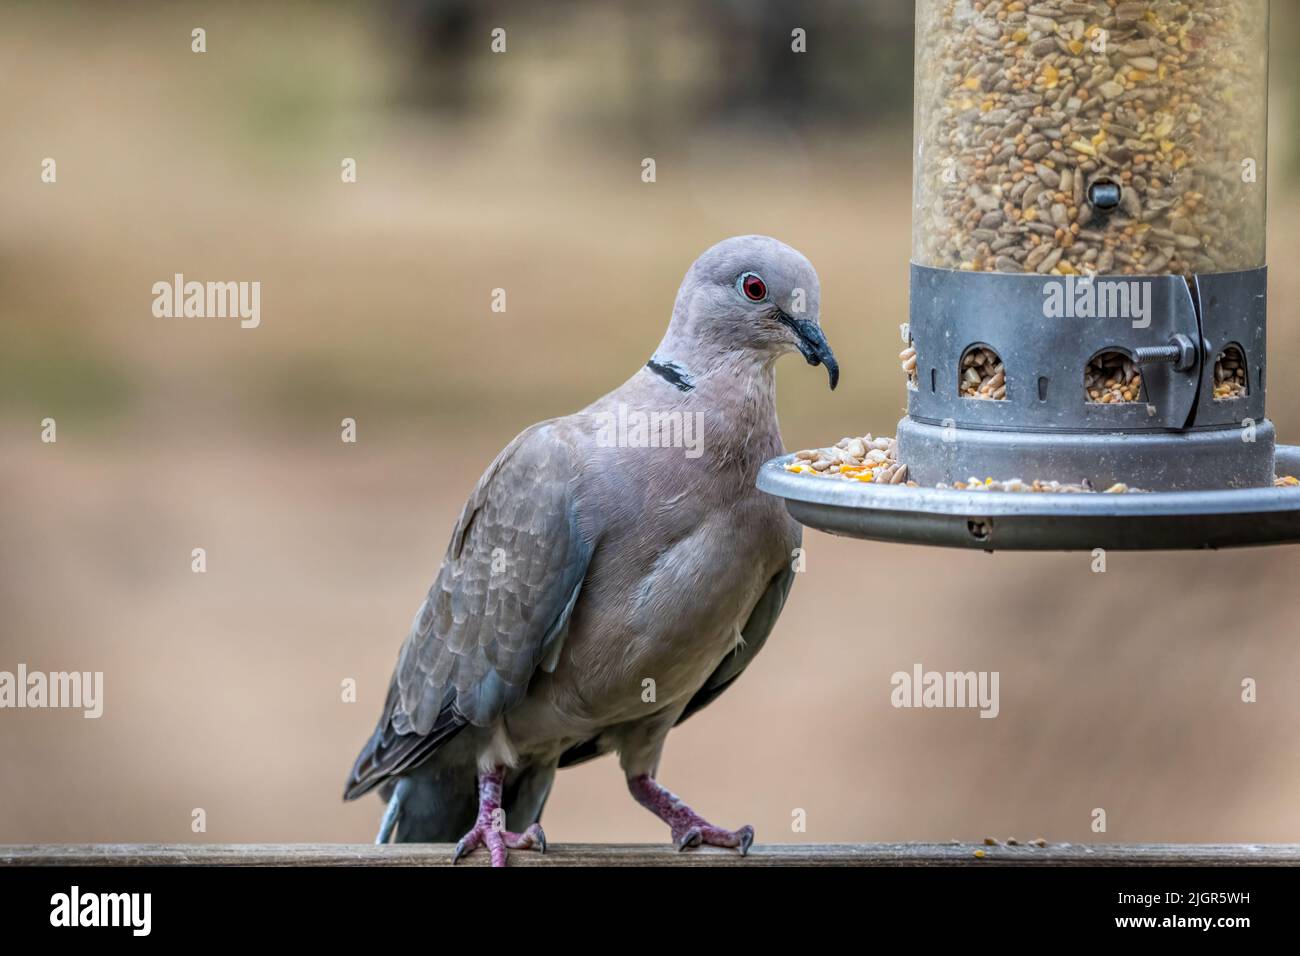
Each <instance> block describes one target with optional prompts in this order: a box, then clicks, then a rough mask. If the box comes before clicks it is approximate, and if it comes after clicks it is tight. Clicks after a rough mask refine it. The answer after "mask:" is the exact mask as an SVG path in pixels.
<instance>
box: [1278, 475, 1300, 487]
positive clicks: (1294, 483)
mask: <svg viewBox="0 0 1300 956" xmlns="http://www.w3.org/2000/svg"><path fill="white" fill-rule="evenodd" d="M1273 486H1274V487H1275V488H1300V478H1296V477H1295V476H1293V475H1287V476H1286V477H1285V478H1275V479H1273Z"/></svg>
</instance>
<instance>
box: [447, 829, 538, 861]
mask: <svg viewBox="0 0 1300 956" xmlns="http://www.w3.org/2000/svg"><path fill="white" fill-rule="evenodd" d="M481 846H486V847H487V848H488V854H489V856H491V858H492V865H493V866H505V865H506V859H507V858H508V857H509V855H510V854H509V852H508V851H510V850H538V851H540V852H542V853H545V852H546V834H545V833H543V832H542V826H541V824H540V823H534V824H533V825H532V826H530V827H529V828H528V829H527V830H525V831H524V832H523V833H511V832H510V831H509V830H499V829H497V828H496V827H494V826H493V825H492V824H491V822H490V821H489V822H487V823H484V822H483V821H482V820H480V821H479V822H478V823H475V824H474V827H473V829H471V830H470V831H469V832H468V833H466V834H465V835H464V836H463V837H461V838H460V842H459V843H457V844H456V852H455V853H453V854H452V857H451V862H452V863H453V864H455V863H457V862H459V861H460V860H461V859H463V858H464V857H467V856H469V855H470V854H471V853H473V852H474V851H475V850H477V849H478V848H479V847H481Z"/></svg>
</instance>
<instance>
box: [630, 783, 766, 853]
mask: <svg viewBox="0 0 1300 956" xmlns="http://www.w3.org/2000/svg"><path fill="white" fill-rule="evenodd" d="M627 788H628V790H629V791H631V793H632V796H633V797H634V798H635V799H636V802H637V803H639V804H641V806H643V807H645V808H646V809H647V810H649V811H650V812H651V813H653V814H654V815H655V816H657V817H658V818H659V819H660V820H662V821H663V822H664V823H666V824H668V826H669V828H670V829H671V830H672V834H673V845H674V846H675V847H677V849H678V850H685V849H686V848H687V847H696V846H699V845H700V844H704V845H706V846H724V847H734V848H738V849H739V850H740V855H741V856H744V855H745V854H746V853H748V852H749V848H750V847H751V846H752V845H753V843H754V828H753V827H751V826H750V825H749V824H745V826H743V827H741V828H740V829H739V830H724V829H722V827H715V826H714V825H713V824H712V823H710V822H709V821H708V820H705V819H704V818H703V817H702V816H700V815H699V814H698V813H696V812H695V811H694V810H692V809H691V808H690V807H688V806H687V805H686V804H685V803H683V802H682V800H681V798H680V797H678V796H677V795H676V794H674V793H672V792H671V791H669V790H667V789H665V788H664V787H661V786H659V784H658V783H656V782H655V779H654V777H652V776H650V775H649V774H648V773H643V774H639V775H637V776H635V777H628V778H627Z"/></svg>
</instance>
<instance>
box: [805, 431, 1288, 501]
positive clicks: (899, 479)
mask: <svg viewBox="0 0 1300 956" xmlns="http://www.w3.org/2000/svg"><path fill="white" fill-rule="evenodd" d="M785 468H786V471H789V472H793V473H794V474H796V475H811V476H813V477H815V478H837V479H839V480H841V481H860V482H863V483H869V484H877V485H904V484H905V485H907V486H908V487H909V488H916V487H918V486H917V483H916V482H915V481H909V480H908V477H907V475H908V472H907V464H906V463H905V462H900V461H899V460H898V442H897V440H896V439H893V438H884V437H882V438H873V437H872V436H871V435H863V436H862V437H861V438H841V439H840V440H839V441H838V442H836V443H835V445H834V446H832V447H830V448H809V449H805V450H804V451H799V452H795V455H794V460H793V461H791V462H790V464H788V465H786V466H785ZM1281 480H1282V479H1279V482H1281ZM1291 480H1292V481H1294V479H1291ZM1297 484H1300V482H1297ZM935 487H937V488H940V489H948V490H953V491H1009V492H1025V493H1040V494H1050V493H1057V494H1071V493H1073V494H1083V493H1088V492H1093V491H1095V490H1096V489H1094V488H1093V487H1092V486H1091V485H1090V484H1088V483H1087V482H1086V481H1085V482H1081V483H1079V484H1063V483H1061V482H1059V481H1022V480H1020V479H1019V478H1012V479H1010V480H1007V481H995V480H994V479H992V478H985V479H984V480H982V481H981V480H980V479H979V478H971V479H970V480H969V481H958V482H956V483H954V484H952V485H945V484H939V485H936V486H935ZM1138 490H1139V489H1137V488H1130V487H1129V486H1128V485H1125V484H1115V485H1112V486H1111V487H1109V488H1107V489H1106V490H1105V491H1104V492H1103V494H1108V495H1121V494H1128V493H1132V492H1137V491H1138Z"/></svg>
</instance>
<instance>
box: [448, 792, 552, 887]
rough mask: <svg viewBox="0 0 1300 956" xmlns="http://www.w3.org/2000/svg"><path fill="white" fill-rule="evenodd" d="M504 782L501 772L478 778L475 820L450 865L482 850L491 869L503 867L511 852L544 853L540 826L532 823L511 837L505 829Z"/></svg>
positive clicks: (457, 846) (543, 834) (544, 846)
mask: <svg viewBox="0 0 1300 956" xmlns="http://www.w3.org/2000/svg"><path fill="white" fill-rule="evenodd" d="M504 778H505V771H504V769H503V768H499V769H497V770H493V771H485V772H483V773H481V774H479V778H478V818H477V819H476V820H475V821H474V826H473V827H471V828H470V831H469V832H468V833H466V834H465V835H464V836H463V837H461V838H460V842H459V843H457V844H456V851H455V853H453V854H452V857H451V862H452V864H453V865H454V864H456V863H457V862H458V861H459V860H461V859H462V858H463V857H466V856H469V854H471V853H473V852H474V851H475V850H477V849H478V848H479V847H481V846H486V847H487V848H488V854H489V855H490V856H491V859H492V865H493V866H505V865H506V859H507V858H508V857H509V855H510V854H509V851H510V850H538V851H540V852H542V853H545V852H546V834H545V833H543V832H542V826H541V824H540V823H534V824H533V825H532V826H530V827H529V828H528V829H527V830H525V831H524V832H523V833H512V832H511V831H509V830H507V829H506V828H505V811H503V810H502V809H501V786H502V781H503V780H504Z"/></svg>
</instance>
